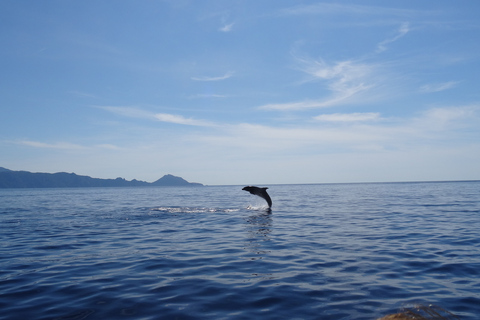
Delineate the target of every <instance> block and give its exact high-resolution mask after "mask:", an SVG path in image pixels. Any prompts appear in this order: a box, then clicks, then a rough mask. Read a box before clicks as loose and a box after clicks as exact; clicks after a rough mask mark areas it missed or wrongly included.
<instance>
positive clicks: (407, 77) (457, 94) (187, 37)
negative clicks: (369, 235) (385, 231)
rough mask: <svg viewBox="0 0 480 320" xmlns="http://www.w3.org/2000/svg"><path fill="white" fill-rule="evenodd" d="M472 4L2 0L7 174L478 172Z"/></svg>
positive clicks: (396, 177)
mask: <svg viewBox="0 0 480 320" xmlns="http://www.w3.org/2000/svg"><path fill="white" fill-rule="evenodd" d="M479 12H480V1H467V0H461V1H444V0H438V1H409V0H405V1H383V0H376V1H373V0H372V1H368V0H365V1H326V2H323V1H308V0H304V1H297V0H295V1H294V0H290V1H286V0H264V1H245V0H241V1H237V0H231V1H224V0H201V1H199V0H164V1H161V0H155V1H151V0H142V1H134V0H119V1H117V0H86V1H65V0H44V1H37V0H25V1H17V0H3V1H1V2H0V43H1V49H0V70H1V72H0V167H5V168H8V169H11V170H26V171H32V172H50V173H54V172H75V173H77V174H80V175H89V176H92V177H97V178H117V177H123V178H125V179H127V180H131V179H138V180H143V181H148V182H152V181H155V180H157V179H158V178H160V177H162V176H163V175H165V174H173V175H176V176H180V177H183V178H184V179H186V180H188V181H191V182H200V183H203V184H207V185H241V184H245V185H249V184H259V185H268V184H289V183H292V184H293V183H344V182H394V181H443V180H478V179H480V90H479V80H480V76H479V74H480V18H479V15H478V13H479Z"/></svg>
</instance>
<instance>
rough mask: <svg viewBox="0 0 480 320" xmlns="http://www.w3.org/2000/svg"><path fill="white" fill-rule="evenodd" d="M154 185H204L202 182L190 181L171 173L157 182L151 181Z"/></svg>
mask: <svg viewBox="0 0 480 320" xmlns="http://www.w3.org/2000/svg"><path fill="white" fill-rule="evenodd" d="M151 185H152V186H177V187H182V186H202V184H201V183H196V182H188V181H187V180H185V179H183V178H180V177H175V176H172V175H171V174H166V175H164V176H163V177H161V178H160V179H158V180H157V181H155V182H152V183H151Z"/></svg>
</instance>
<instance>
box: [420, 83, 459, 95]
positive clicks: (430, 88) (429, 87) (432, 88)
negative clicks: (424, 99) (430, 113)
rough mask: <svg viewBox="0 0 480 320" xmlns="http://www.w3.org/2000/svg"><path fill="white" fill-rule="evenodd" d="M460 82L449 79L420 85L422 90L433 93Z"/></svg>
mask: <svg viewBox="0 0 480 320" xmlns="http://www.w3.org/2000/svg"><path fill="white" fill-rule="evenodd" d="M457 84H458V81H448V82H442V83H431V84H426V85H423V86H421V87H420V92H423V93H432V92H440V91H444V90H448V89H451V88H453V87H455V86H456V85H457Z"/></svg>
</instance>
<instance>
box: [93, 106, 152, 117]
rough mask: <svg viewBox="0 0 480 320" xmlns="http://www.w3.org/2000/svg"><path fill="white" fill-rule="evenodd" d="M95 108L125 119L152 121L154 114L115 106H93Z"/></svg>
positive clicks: (134, 108) (138, 109)
mask: <svg viewBox="0 0 480 320" xmlns="http://www.w3.org/2000/svg"><path fill="white" fill-rule="evenodd" d="M95 107H96V108H99V109H103V110H105V111H108V112H111V113H114V114H117V115H120V116H123V117H127V118H141V119H153V118H154V117H155V114H154V113H153V112H149V111H145V110H142V109H140V108H136V107H116V106H95Z"/></svg>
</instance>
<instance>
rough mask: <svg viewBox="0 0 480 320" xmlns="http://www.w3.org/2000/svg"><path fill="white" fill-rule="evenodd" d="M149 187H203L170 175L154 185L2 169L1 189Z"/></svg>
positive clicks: (0, 169) (0, 168) (73, 174)
mask: <svg viewBox="0 0 480 320" xmlns="http://www.w3.org/2000/svg"><path fill="white" fill-rule="evenodd" d="M147 186H163V187H173V186H202V184H201V183H190V182H188V181H186V180H184V179H182V178H180V177H175V176H172V175H170V174H168V175H165V176H163V177H162V178H160V179H158V180H157V181H155V182H153V183H149V182H145V181H139V180H135V179H133V180H131V181H128V180H125V179H123V178H117V179H99V178H92V177H89V176H80V175H77V174H75V173H66V172H57V173H39V172H28V171H12V170H8V169H6V168H2V167H0V188H82V187H147Z"/></svg>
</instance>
